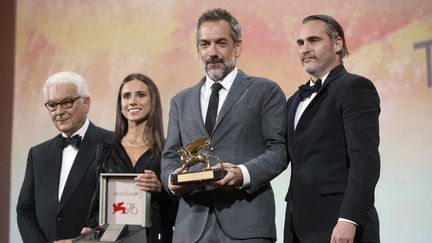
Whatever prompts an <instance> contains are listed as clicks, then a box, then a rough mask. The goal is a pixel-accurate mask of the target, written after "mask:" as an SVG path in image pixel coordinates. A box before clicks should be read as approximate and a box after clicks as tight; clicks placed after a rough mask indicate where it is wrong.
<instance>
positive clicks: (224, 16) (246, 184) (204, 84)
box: [161, 9, 287, 243]
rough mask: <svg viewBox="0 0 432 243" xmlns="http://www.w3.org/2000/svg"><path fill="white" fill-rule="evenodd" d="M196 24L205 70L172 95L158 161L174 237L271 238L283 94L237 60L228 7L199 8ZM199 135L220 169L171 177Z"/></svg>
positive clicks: (234, 24)
mask: <svg viewBox="0 0 432 243" xmlns="http://www.w3.org/2000/svg"><path fill="white" fill-rule="evenodd" d="M196 31H197V32H196V41H197V43H196V44H197V51H198V57H199V59H200V60H201V62H202V64H203V66H204V69H205V72H206V76H205V77H204V78H203V79H202V80H201V81H200V82H199V83H198V84H197V85H195V86H193V87H191V88H188V89H185V90H183V91H181V92H180V93H179V94H177V95H176V96H175V97H173V98H172V100H171V109H170V113H169V125H168V138H167V141H166V145H165V149H164V152H163V155H162V164H161V166H162V183H163V184H164V186H165V188H166V189H167V190H168V191H169V192H171V193H172V194H173V195H174V196H176V197H178V198H179V208H178V213H177V218H176V223H175V227H174V236H173V242H252V243H253V242H274V241H275V240H276V227H275V202H274V196H273V190H272V187H271V185H270V180H272V179H273V178H274V177H276V176H277V175H279V174H280V173H281V172H282V171H283V170H284V169H285V168H286V167H287V164H286V149H285V123H286V108H285V96H284V94H283V92H282V90H281V89H280V88H279V86H278V85H277V84H276V83H275V82H272V81H270V80H267V79H264V78H258V77H252V76H249V75H247V74H245V73H244V72H242V71H240V70H238V69H237V68H236V60H237V58H238V57H239V56H240V53H241V50H242V41H241V32H240V24H239V23H238V21H237V20H236V19H235V18H234V17H233V16H232V15H231V14H230V13H228V12H227V11H226V10H223V9H213V10H209V11H207V12H206V13H204V14H203V15H202V16H201V17H200V18H199V20H198V23H197V28H196ZM217 86H218V88H216V87H217ZM215 89H216V90H215ZM212 93H213V94H212ZM215 96H217V97H218V101H217V102H212V100H213V98H212V97H215ZM213 101H214V100H213ZM209 103H210V104H212V103H213V104H214V105H215V106H213V105H210V104H209ZM211 107H212V108H211ZM213 108H214V110H213ZM211 110H213V111H214V112H215V113H212V112H210V111H211ZM212 119H214V120H212ZM201 137H210V138H211V143H210V145H209V146H208V153H209V154H210V155H213V156H216V157H218V158H219V159H220V160H221V161H223V162H224V163H223V168H224V170H225V171H226V172H227V173H226V175H225V176H224V177H223V178H222V179H220V180H217V181H214V182H211V183H195V184H193V183H192V184H182V185H173V184H172V183H171V180H170V176H171V175H172V173H177V172H179V170H180V167H181V163H180V157H179V155H178V153H177V151H178V150H179V149H180V148H181V147H182V146H185V145H186V144H189V143H191V142H192V141H195V140H196V139H198V138H201ZM199 166H202V165H201V164H200V165H196V166H194V167H192V169H191V170H198V169H201V168H198V167H199Z"/></svg>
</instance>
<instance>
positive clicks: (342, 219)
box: [338, 218, 358, 226]
mask: <svg viewBox="0 0 432 243" xmlns="http://www.w3.org/2000/svg"><path fill="white" fill-rule="evenodd" d="M339 221H343V222H348V223H351V224H354V225H355V226H358V224H357V223H356V222H354V221H351V220H349V219H344V218H339V219H338V222H339Z"/></svg>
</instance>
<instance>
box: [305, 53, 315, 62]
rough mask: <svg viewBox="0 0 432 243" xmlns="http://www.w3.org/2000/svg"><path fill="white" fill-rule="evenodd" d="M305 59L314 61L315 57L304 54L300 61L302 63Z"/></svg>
mask: <svg viewBox="0 0 432 243" xmlns="http://www.w3.org/2000/svg"><path fill="white" fill-rule="evenodd" d="M306 58H313V59H316V57H315V56H314V55H307V54H306V55H302V56H301V60H302V61H304V60H305V59H306Z"/></svg>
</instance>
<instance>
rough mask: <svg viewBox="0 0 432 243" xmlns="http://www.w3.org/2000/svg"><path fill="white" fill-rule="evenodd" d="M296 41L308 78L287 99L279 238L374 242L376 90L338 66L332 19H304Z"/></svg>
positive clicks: (341, 43) (342, 50)
mask: <svg viewBox="0 0 432 243" xmlns="http://www.w3.org/2000/svg"><path fill="white" fill-rule="evenodd" d="M297 45H298V50H299V56H300V61H301V63H302V64H303V67H304V69H305V71H306V72H307V73H308V74H309V75H310V76H311V77H310V81H308V83H306V84H305V85H302V86H300V90H299V91H297V92H296V93H294V95H293V96H292V97H291V98H289V100H288V102H287V107H288V110H289V111H288V121H287V125H288V127H287V145H288V157H289V160H291V169H292V171H291V182H290V186H289V190H288V194H287V196H286V201H287V208H286V218H285V242H287V243H291V242H302V243H303V242H304V243H308V242H310V243H315V242H331V243H336V242H338V243H339V242H344V243H346V242H379V223H378V216H377V211H376V210H375V207H374V191H375V186H376V184H377V181H378V177H379V172H380V156H379V153H378V144H379V129H378V128H379V126H378V116H379V113H380V100H379V96H378V93H377V91H376V89H375V87H374V85H373V84H372V82H371V81H370V80H368V79H366V78H364V77H361V76H359V75H355V74H351V73H348V72H347V70H346V69H345V67H344V66H343V63H342V58H343V57H345V56H346V55H347V54H348V49H347V46H346V43H345V36H344V32H343V29H342V27H341V26H340V25H339V23H338V22H336V20H334V19H333V18H332V17H330V16H326V15H312V16H308V17H306V18H305V19H304V20H303V24H302V26H301V30H300V35H299V37H298V39H297Z"/></svg>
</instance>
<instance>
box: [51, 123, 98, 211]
mask: <svg viewBox="0 0 432 243" xmlns="http://www.w3.org/2000/svg"><path fill="white" fill-rule="evenodd" d="M95 129H96V127H95V126H94V125H93V124H92V123H90V124H89V127H88V129H87V132H86V134H85V136H84V139H83V141H82V142H81V146H80V149H79V150H78V154H77V156H76V157H75V160H74V163H73V165H72V168H71V170H70V172H69V175H68V178H67V180H66V184H65V187H64V189H63V194H62V197H61V199H60V205H59V209H58V210H60V209H61V208H62V207H63V205H64V204H65V202H67V200H68V199H69V198H70V197H71V196H72V195H73V193H74V192H75V190H76V188H77V187H78V185H79V184H80V183H81V180H82V178H83V177H84V176H85V175H86V174H87V172H88V168H89V167H90V166H91V165H92V163H93V159H94V158H93V157H94V156H91V155H93V154H94V153H95V151H96V142H95V140H94V139H95V136H96V131H95Z"/></svg>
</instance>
